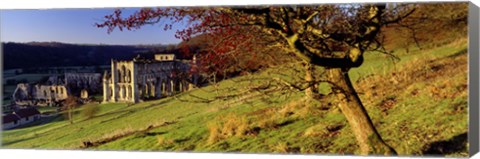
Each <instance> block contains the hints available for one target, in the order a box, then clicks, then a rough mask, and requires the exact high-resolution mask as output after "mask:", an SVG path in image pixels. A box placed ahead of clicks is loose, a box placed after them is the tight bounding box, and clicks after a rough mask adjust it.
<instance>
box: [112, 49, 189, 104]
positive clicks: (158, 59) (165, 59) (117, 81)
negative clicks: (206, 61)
mask: <svg viewBox="0 0 480 159" xmlns="http://www.w3.org/2000/svg"><path fill="white" fill-rule="evenodd" d="M193 60H195V58H193ZM190 62H191V61H190V60H179V59H176V57H175V55H174V54H156V55H155V58H154V59H145V58H141V57H136V58H134V59H133V60H131V61H117V60H113V59H112V62H111V72H105V73H104V76H103V102H132V103H137V102H139V101H141V100H144V99H149V98H160V97H164V96H169V95H173V94H175V93H178V92H183V91H186V90H188V89H189V88H191V87H192V85H194V84H196V76H191V75H189V73H188V71H189V69H190V65H189V63H190Z"/></svg>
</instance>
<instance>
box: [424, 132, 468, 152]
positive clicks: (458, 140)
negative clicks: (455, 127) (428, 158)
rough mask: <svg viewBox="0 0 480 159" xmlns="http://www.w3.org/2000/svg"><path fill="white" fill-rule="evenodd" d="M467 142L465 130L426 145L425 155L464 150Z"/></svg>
mask: <svg viewBox="0 0 480 159" xmlns="http://www.w3.org/2000/svg"><path fill="white" fill-rule="evenodd" d="M467 143H468V135H467V132H464V133H462V134H459V135H456V136H454V137H452V138H450V139H448V140H442V141H436V142H432V143H430V144H428V145H426V147H427V149H426V150H425V151H424V152H423V154H425V155H442V156H444V155H448V154H452V153H457V152H462V151H466V149H467Z"/></svg>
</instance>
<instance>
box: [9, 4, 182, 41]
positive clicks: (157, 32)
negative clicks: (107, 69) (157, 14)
mask: <svg viewBox="0 0 480 159" xmlns="http://www.w3.org/2000/svg"><path fill="white" fill-rule="evenodd" d="M138 9H139V8H127V9H124V11H123V13H124V14H125V15H127V14H129V13H130V14H131V13H133V12H134V11H135V10H138ZM113 11H114V8H96V9H10V10H0V41H2V42H32V41H37V42H51V41H56V42H64V43H76V44H119V45H136V44H175V43H179V42H180V41H181V40H179V39H176V38H175V36H174V35H175V31H176V28H182V25H176V26H174V28H173V30H168V31H165V30H163V28H162V27H161V26H163V25H162V24H165V23H166V22H163V23H161V24H156V25H148V26H144V27H142V28H141V29H138V30H133V31H129V30H124V31H120V30H118V29H116V30H114V31H113V32H111V33H110V34H108V33H107V28H97V27H96V26H95V23H100V22H102V19H103V17H104V16H105V15H108V14H111V13H113Z"/></svg>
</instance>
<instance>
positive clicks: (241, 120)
mask: <svg viewBox="0 0 480 159" xmlns="http://www.w3.org/2000/svg"><path fill="white" fill-rule="evenodd" d="M466 47H467V46H466V40H461V41H458V42H455V43H451V44H448V45H445V46H442V47H439V48H434V49H429V50H414V51H411V52H410V53H409V54H405V53H403V52H396V54H397V55H399V57H400V58H401V60H400V61H396V62H395V63H394V62H392V61H391V60H389V58H387V57H385V56H384V55H382V54H379V53H371V54H369V55H368V56H367V57H366V60H365V63H364V65H362V66H361V67H360V68H356V69H352V70H351V71H350V75H351V76H352V78H353V80H354V81H355V82H354V85H355V88H356V89H357V91H358V92H359V94H360V98H361V99H362V101H363V102H364V105H365V106H366V109H367V111H368V113H369V115H370V116H371V118H372V120H373V122H374V124H375V126H376V128H377V129H378V130H379V132H380V134H381V136H382V138H383V139H384V140H385V141H386V142H387V143H388V144H389V145H391V146H392V147H393V148H395V149H396V150H397V152H398V153H399V154H400V155H428V154H441V155H447V156H467V155H468V145H467V130H468V121H467V108H468V106H467V53H466V52H467V50H466ZM285 67H292V68H294V67H299V66H298V65H296V64H291V65H290V64H287V65H286V66H285ZM282 68H283V67H279V68H276V69H282ZM269 71H271V70H266V71H263V72H260V73H256V74H253V75H247V76H242V77H238V78H234V79H230V80H225V81H222V82H220V83H218V85H213V86H208V87H205V88H200V89H196V90H192V91H190V92H187V93H184V94H181V95H178V96H176V97H170V98H164V99H160V100H155V101H148V102H143V103H139V104H135V105H130V106H128V105H127V104H101V105H99V107H100V109H101V110H100V112H99V113H98V114H97V115H96V116H94V117H93V118H90V119H87V118H86V117H84V116H82V115H81V111H82V110H81V108H80V109H78V110H77V112H76V114H75V115H74V123H73V124H70V123H69V121H68V120H64V119H63V117H62V116H58V117H57V118H56V119H54V121H53V122H50V123H47V124H43V125H37V126H31V127H27V128H21V129H15V130H8V131H4V132H3V134H2V146H4V147H6V148H35V149H95V150H140V151H197V152H207V151H208V152H212V151H213V152H248V153H271V152H274V153H314V154H318V153H321V154H325V153H328V154H352V153H356V152H357V149H358V146H357V145H356V142H355V138H354V136H353V134H352V131H351V129H350V126H349V125H348V123H347V121H346V119H345V117H344V116H343V114H342V113H341V112H340V110H339V109H338V108H337V107H336V106H335V103H334V102H332V101H333V100H331V99H328V98H326V99H322V100H321V101H316V102H314V103H311V104H310V105H308V106H306V105H305V104H304V103H305V102H304V101H303V98H302V97H303V92H299V91H289V93H285V91H280V90H277V89H274V88H275V87H273V88H264V89H266V90H267V91H259V92H250V93H244V94H240V95H235V96H233V94H235V93H238V92H241V89H239V88H247V87H249V88H256V87H258V88H259V89H260V88H261V87H262V86H263V85H262V81H261V80H257V79H262V78H267V77H270V76H271V75H270V74H269ZM289 73H290V72H289V71H285V74H289ZM252 79H254V80H252ZM286 80H288V78H286ZM231 88H236V89H231ZM233 90H235V91H233Z"/></svg>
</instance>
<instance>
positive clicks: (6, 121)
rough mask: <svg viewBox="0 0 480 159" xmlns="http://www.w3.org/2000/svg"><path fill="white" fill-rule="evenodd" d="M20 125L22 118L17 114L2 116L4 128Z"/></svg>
mask: <svg viewBox="0 0 480 159" xmlns="http://www.w3.org/2000/svg"><path fill="white" fill-rule="evenodd" d="M19 125H20V118H19V117H18V116H17V115H16V114H6V115H3V116H2V129H3V130H7V129H11V128H14V127H17V126H19Z"/></svg>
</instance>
